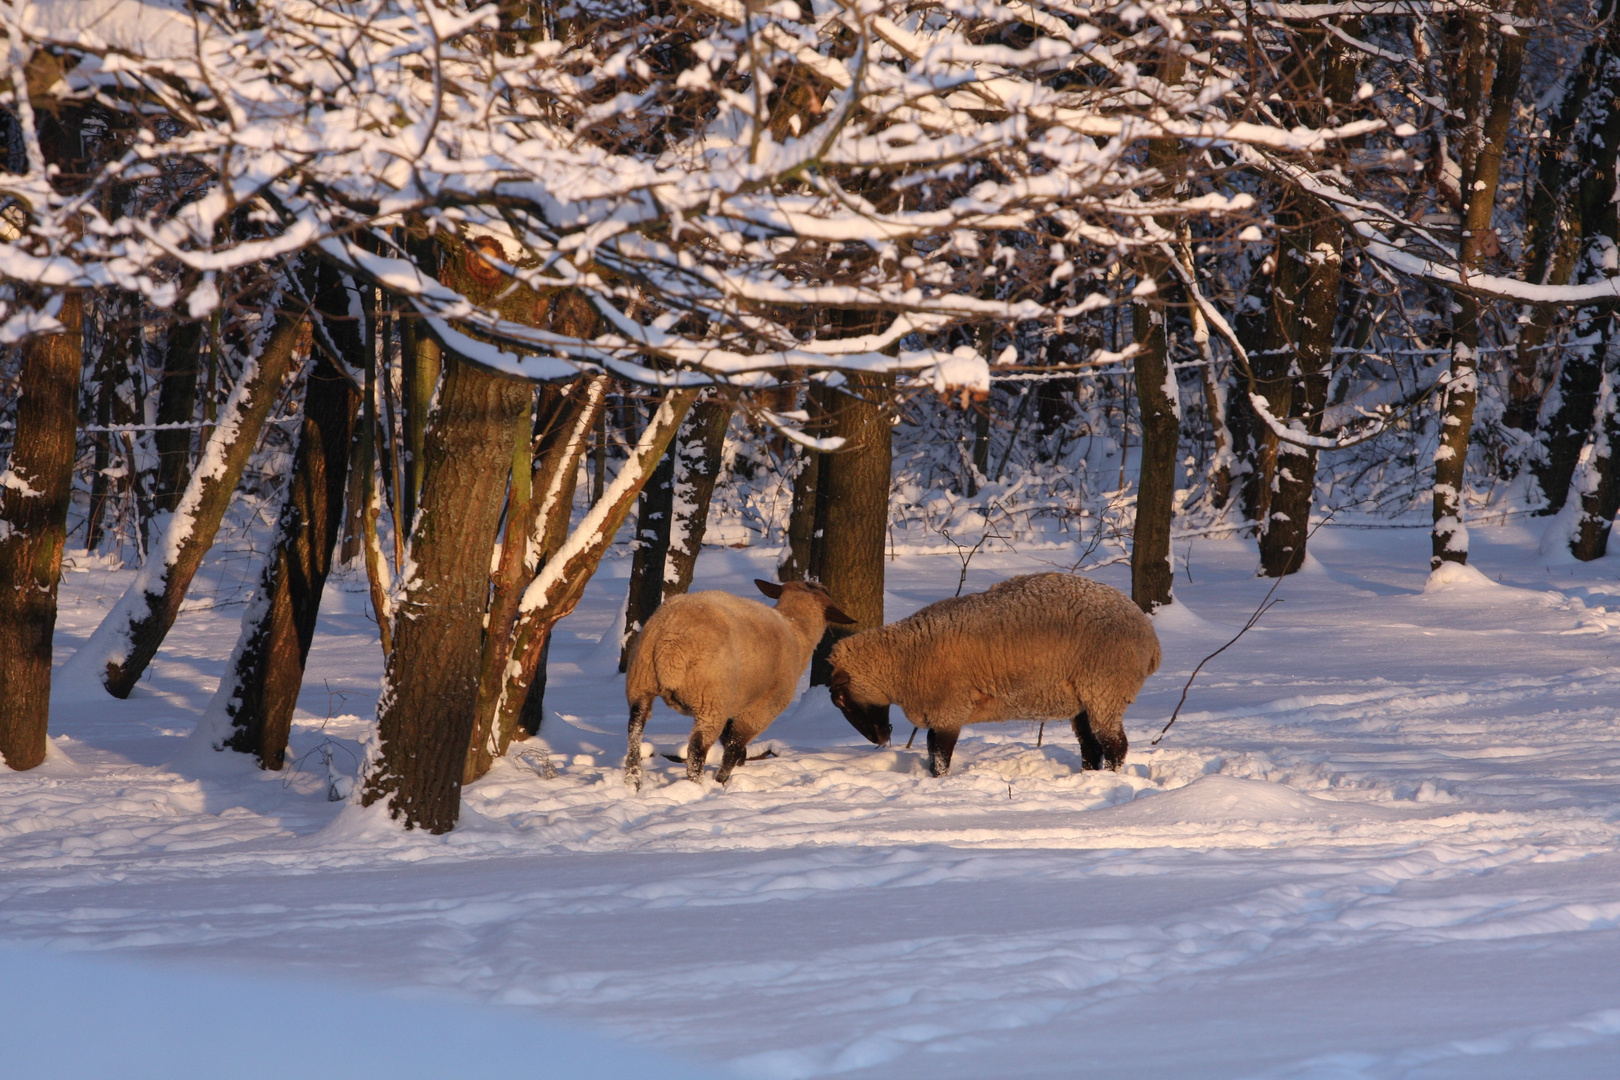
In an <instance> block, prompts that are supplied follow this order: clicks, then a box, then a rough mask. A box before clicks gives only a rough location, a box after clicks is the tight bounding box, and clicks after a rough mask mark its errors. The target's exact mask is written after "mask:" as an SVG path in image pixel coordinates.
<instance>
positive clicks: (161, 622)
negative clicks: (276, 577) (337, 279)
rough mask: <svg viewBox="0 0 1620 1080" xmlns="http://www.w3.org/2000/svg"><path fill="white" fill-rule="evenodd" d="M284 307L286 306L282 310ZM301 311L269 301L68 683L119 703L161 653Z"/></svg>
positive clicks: (279, 298)
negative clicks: (200, 442) (150, 536)
mask: <svg viewBox="0 0 1620 1080" xmlns="http://www.w3.org/2000/svg"><path fill="white" fill-rule="evenodd" d="M301 273H303V271H301ZM283 303H286V304H287V305H288V306H287V307H285V308H282V307H281V305H282V304H283ZM304 311H305V307H304V305H303V304H302V303H296V302H293V301H292V299H291V297H288V296H284V295H283V291H282V290H281V289H279V288H278V289H276V290H275V291H274V292H273V294H272V295H271V297H270V298H269V301H268V303H267V305H266V308H265V311H264V313H263V315H262V316H261V321H260V324H259V328H258V331H257V333H256V334H255V335H254V337H253V340H252V342H251V343H250V345H249V351H248V356H247V358H246V359H245V360H244V362H243V364H242V374H241V377H240V378H239V379H238V381H237V384H236V387H235V389H234V390H232V392H231V396H230V398H229V400H227V401H226V402H225V408H224V410H223V411H222V412H221V414H220V417H219V425H218V426H217V427H216V428H214V430H213V432H212V434H211V435H210V436H209V438H208V442H207V445H206V446H205V447H204V449H203V455H202V460H201V461H200V462H198V465H197V468H196V470H195V471H194V472H193V473H192V474H191V479H190V481H189V482H188V483H187V485H186V492H185V495H184V497H183V498H181V500H180V505H179V507H178V508H176V510H175V512H174V513H173V514H172V515H170V516H169V518H168V522H167V525H166V526H165V527H164V530H163V536H162V538H161V541H160V542H159V543H157V544H155V545H154V547H153V550H152V551H150V552H149V553H148V556H147V559H146V562H145V563H144V564H143V565H142V566H141V569H140V572H139V573H137V574H136V575H135V580H134V581H133V582H131V583H130V586H129V588H128V590H127V591H125V593H124V595H123V597H122V598H121V599H120V600H119V601H118V603H117V604H116V605H115V606H114V607H113V610H112V611H111V612H110V613H109V614H108V615H107V617H106V618H105V619H103V620H102V622H101V625H100V626H98V627H97V628H96V631H95V633H94V634H92V635H91V637H90V640H89V641H88V642H86V643H85V644H84V646H83V647H82V648H80V649H79V651H78V652H76V653H74V655H73V657H72V659H70V660H69V661H68V663H67V664H65V665H64V666H63V669H62V673H63V677H64V678H71V679H75V680H79V681H83V682H88V681H89V680H91V679H95V680H97V681H99V682H101V684H102V685H103V686H105V687H106V689H107V692H108V693H110V694H112V695H113V696H114V697H119V698H123V697H128V696H129V692H130V691H131V690H132V689H134V687H135V683H136V681H137V680H139V679H140V677H141V674H142V673H143V672H144V671H145V670H146V665H147V664H149V663H151V662H152V657H154V656H156V655H157V650H158V647H159V646H160V645H161V644H162V643H163V638H164V636H165V635H167V634H168V632H169V628H170V627H171V626H173V625H174V620H175V618H176V616H178V615H179V613H180V604H181V602H182V601H183V600H184V599H185V596H186V589H187V588H188V587H189V586H190V585H191V579H192V577H193V576H194V575H195V574H196V572H197V568H198V567H199V566H201V565H202V560H203V556H204V555H206V554H207V553H208V549H209V547H211V546H212V545H213V542H214V536H215V534H216V533H217V532H218V530H219V525H220V522H221V521H222V520H224V517H225V511H226V509H227V508H228V507H229V506H230V502H231V498H232V496H233V495H234V494H235V492H236V484H237V481H238V480H240V479H241V476H242V470H243V469H245V468H246V467H247V463H248V459H249V458H250V457H251V456H252V454H253V451H254V448H255V447H256V446H257V445H258V441H259V432H260V431H261V430H263V428H264V424H265V421H266V420H267V419H269V416H270V410H271V408H272V407H273V406H274V405H275V401H276V395H277V393H278V391H279V390H280V388H281V384H282V381H283V380H284V379H285V378H286V376H287V373H288V371H289V370H290V369H291V366H292V357H293V350H294V348H295V347H296V345H297V343H298V337H299V332H300V328H301V326H302V324H303V321H304Z"/></svg>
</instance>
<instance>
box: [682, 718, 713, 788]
mask: <svg viewBox="0 0 1620 1080" xmlns="http://www.w3.org/2000/svg"><path fill="white" fill-rule="evenodd" d="M708 756H709V743H708V740H706V739H704V737H703V728H702V726H701V725H700V726H697V727H694V728H693V729H692V737H691V738H690V739H688V740H687V743H686V778H687V779H688V780H690V781H692V782H693V783H694V784H698V783H702V782H703V762H704V760H705V759H706V758H707V757H708Z"/></svg>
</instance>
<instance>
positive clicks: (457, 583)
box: [362, 354, 532, 833]
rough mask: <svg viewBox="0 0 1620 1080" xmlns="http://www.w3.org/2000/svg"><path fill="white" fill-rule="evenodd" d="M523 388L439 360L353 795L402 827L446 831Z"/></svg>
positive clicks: (525, 398) (457, 804)
mask: <svg viewBox="0 0 1620 1080" xmlns="http://www.w3.org/2000/svg"><path fill="white" fill-rule="evenodd" d="M531 394H532V390H531V388H530V386H529V385H528V384H527V383H521V382H517V381H515V380H512V379H507V378H502V377H500V376H497V375H493V374H491V373H489V372H487V371H484V370H482V369H480V368H476V367H473V366H472V365H471V364H467V363H465V362H463V361H460V360H459V359H457V358H456V357H455V356H454V355H453V354H452V355H451V356H450V358H449V362H448V363H447V364H445V371H444V377H443V384H442V386H441V388H440V391H439V400H438V407H437V409H435V410H434V414H433V419H432V423H431V424H430V425H429V428H428V437H427V440H426V444H425V446H424V458H423V461H422V465H423V469H422V489H421V492H420V500H419V503H418V510H417V518H416V525H415V527H414V528H413V529H412V531H411V543H410V560H411V563H412V564H413V569H412V571H411V574H410V577H409V579H408V580H406V582H405V584H404V597H403V599H402V600H401V601H400V605H399V610H398V612H397V613H396V615H395V617H394V650H393V652H392V653H391V654H390V655H389V657H388V666H387V674H386V676H385V680H384V686H383V693H382V698H381V700H380V701H379V702H378V705H377V712H378V716H377V728H378V736H379V740H380V743H381V749H380V752H379V756H378V758H377V760H376V761H375V763H374V765H373V768H372V771H371V774H370V775H369V776H368V777H367V778H366V784H365V792H364V795H363V798H362V801H363V802H364V803H365V804H367V805H370V804H371V803H374V802H377V801H379V800H384V799H386V800H387V802H388V809H389V813H390V815H391V816H392V817H394V818H395V819H396V820H400V821H402V822H403V823H404V825H405V827H406V828H407V829H411V828H422V829H426V830H427V831H428V832H431V833H442V832H448V831H449V830H450V829H452V828H454V827H455V823H456V819H457V817H458V816H459V815H460V812H461V783H462V775H463V770H464V767H465V763H466V757H467V747H468V744H469V740H470V738H471V736H472V732H473V724H474V709H475V706H476V702H477V696H478V679H479V667H480V659H481V655H482V645H483V632H484V612H485V610H486V604H487V602H488V599H489V561H490V554H491V552H492V551H493V549H494V546H495V535H496V524H497V523H498V522H499V520H500V515H501V507H502V503H503V502H504V496H505V494H506V483H507V473H508V466H509V464H510V461H511V452H512V431H513V428H514V427H515V426H516V425H517V422H518V420H519V418H520V417H521V416H522V414H523V412H524V411H525V409H526V408H527V407H528V404H529V400H530V397H531Z"/></svg>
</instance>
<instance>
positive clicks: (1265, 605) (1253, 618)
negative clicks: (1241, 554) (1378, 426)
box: [1148, 510, 1335, 746]
mask: <svg viewBox="0 0 1620 1080" xmlns="http://www.w3.org/2000/svg"><path fill="white" fill-rule="evenodd" d="M1334 512H1335V511H1333V510H1329V511H1328V514H1327V516H1326V517H1324V518H1323V519H1322V520H1321V521H1319V522H1317V524H1316V528H1314V529H1312V530H1311V531H1310V532H1309V533H1307V534H1305V542H1306V543H1307V544H1309V543H1310V541H1311V538H1312V537H1314V536H1315V535H1316V533H1317V530H1318V529H1320V528H1321V527H1322V526H1323V525H1326V524H1327V523H1328V522H1329V521H1332V520H1333V514H1334ZM1287 579H1288V575H1287V574H1280V575H1278V577H1277V580H1276V581H1274V582H1272V584H1271V588H1270V589H1267V590H1266V595H1265V597H1264V598H1262V599H1261V601H1260V606H1259V607H1257V608H1255V609H1254V614H1252V615H1250V616H1249V621H1248V622H1246V623H1244V624H1243V629H1241V630H1239V631H1238V632H1237V633H1235V634H1233V635H1232V640H1231V641H1228V642H1227V643H1226V644H1225V645H1222V646H1221V647H1220V648H1218V649H1216V650H1215V651H1214V652H1212V653H1210V654H1209V655H1208V656H1206V657H1204V658H1203V659H1202V660H1200V661H1198V666H1197V667H1195V668H1193V672H1192V674H1191V675H1189V676H1187V683H1186V685H1185V686H1183V687H1182V688H1181V700H1180V701H1178V702H1176V707H1175V711H1173V712H1172V713H1171V714H1170V721H1169V723H1167V724H1165V725H1164V727H1163V728H1162V729H1160V731H1159V734H1158V735H1157V736H1156V737H1155V738H1154V740H1153V741H1152V742H1150V743H1148V745H1149V746H1158V745H1159V740H1160V739H1162V738H1164V736H1165V733H1166V732H1168V731H1169V730H1170V724H1174V723H1175V722H1176V717H1178V716H1180V715H1181V707H1182V706H1183V705H1185V704H1187V691H1189V690H1191V689H1192V684H1193V680H1194V679H1196V678H1198V673H1199V672H1200V671H1202V670H1204V665H1205V664H1207V663H1209V662H1210V661H1211V660H1213V659H1215V658H1216V657H1217V656H1219V655H1221V653H1223V652H1225V651H1226V650H1227V649H1230V648H1231V647H1232V646H1233V645H1235V644H1237V639H1238V638H1240V637H1242V636H1243V635H1244V634H1247V633H1248V632H1249V631H1250V630H1252V629H1254V624H1255V623H1257V622H1259V621H1260V617H1261V616H1262V615H1264V614H1265V613H1266V612H1268V611H1270V610H1271V609H1272V608H1274V607H1276V606H1277V605H1278V604H1280V603H1282V599H1281V598H1278V599H1276V600H1273V599H1272V598H1271V596H1272V594H1273V593H1275V592H1276V591H1277V586H1279V585H1281V584H1282V583H1283V582H1284V581H1286V580H1287Z"/></svg>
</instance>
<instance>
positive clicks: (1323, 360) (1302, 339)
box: [1260, 211, 1344, 577]
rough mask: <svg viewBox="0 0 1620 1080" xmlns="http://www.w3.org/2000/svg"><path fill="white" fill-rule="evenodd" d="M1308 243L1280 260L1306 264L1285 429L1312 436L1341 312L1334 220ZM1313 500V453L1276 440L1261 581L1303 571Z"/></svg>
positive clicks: (1339, 241)
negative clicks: (1301, 260)
mask: <svg viewBox="0 0 1620 1080" xmlns="http://www.w3.org/2000/svg"><path fill="white" fill-rule="evenodd" d="M1307 243H1308V250H1307V251H1306V252H1295V251H1293V250H1292V249H1290V250H1289V251H1288V252H1287V254H1286V255H1285V256H1284V257H1285V258H1287V257H1290V256H1292V257H1301V256H1303V257H1305V258H1306V259H1307V260H1308V261H1307V263H1306V265H1303V266H1301V267H1300V268H1299V271H1298V275H1299V277H1300V278H1301V279H1302V280H1301V281H1300V290H1299V302H1298V304H1297V305H1296V312H1295V313H1296V316H1297V322H1296V325H1295V327H1294V333H1295V341H1294V346H1295V347H1294V350H1293V353H1294V364H1295V366H1296V370H1297V371H1298V375H1297V376H1296V377H1295V379H1294V386H1293V388H1292V391H1291V393H1290V394H1289V399H1290V406H1291V407H1290V409H1289V412H1288V417H1289V426H1290V427H1291V428H1294V427H1297V428H1298V429H1299V430H1301V431H1302V432H1303V433H1305V434H1309V435H1318V434H1320V433H1321V430H1322V410H1323V409H1324V408H1325V407H1326V406H1327V391H1328V380H1329V378H1330V377H1331V375H1332V372H1333V340H1334V338H1333V325H1334V320H1335V318H1336V317H1337V315H1338V312H1339V283H1340V268H1341V267H1342V265H1343V256H1342V250H1343V246H1344V228H1343V226H1341V225H1340V224H1339V220H1338V218H1336V217H1334V216H1333V215H1331V214H1329V213H1327V212H1325V211H1324V212H1323V213H1321V214H1320V215H1319V216H1318V217H1317V220H1316V222H1315V223H1314V224H1313V225H1312V227H1311V230H1310V233H1309V234H1308V240H1307ZM1315 495H1316V451H1315V450H1314V449H1309V448H1306V447H1303V446H1300V445H1299V444H1297V443H1290V442H1284V441H1282V440H1280V439H1279V440H1277V458H1276V476H1275V480H1274V484H1273V494H1272V497H1271V507H1270V512H1269V514H1268V515H1267V517H1266V527H1265V529H1264V531H1263V532H1261V534H1260V568H1261V572H1262V573H1264V574H1265V576H1266V577H1282V576H1283V575H1285V574H1292V573H1294V572H1296V571H1297V570H1299V568H1300V567H1301V566H1303V565H1304V563H1305V543H1306V540H1307V538H1308V537H1309V535H1310V517H1311V505H1312V503H1313V501H1314V499H1315Z"/></svg>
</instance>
